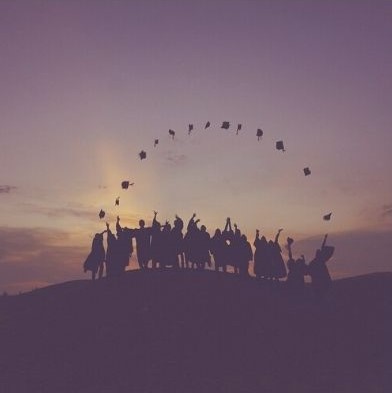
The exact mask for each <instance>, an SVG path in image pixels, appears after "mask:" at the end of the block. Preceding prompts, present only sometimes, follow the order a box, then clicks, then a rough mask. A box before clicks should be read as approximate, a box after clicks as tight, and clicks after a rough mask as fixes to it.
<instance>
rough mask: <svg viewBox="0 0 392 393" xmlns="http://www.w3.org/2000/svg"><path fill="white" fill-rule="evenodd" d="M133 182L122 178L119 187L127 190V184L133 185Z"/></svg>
mask: <svg viewBox="0 0 392 393" xmlns="http://www.w3.org/2000/svg"><path fill="white" fill-rule="evenodd" d="M134 184H135V183H130V182H129V181H128V180H124V181H123V182H121V188H122V189H123V190H128V187H129V186H133V185H134Z"/></svg>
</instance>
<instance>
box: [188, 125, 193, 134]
mask: <svg viewBox="0 0 392 393" xmlns="http://www.w3.org/2000/svg"><path fill="white" fill-rule="evenodd" d="M192 130H193V124H189V126H188V135H190V133H191V132H192Z"/></svg>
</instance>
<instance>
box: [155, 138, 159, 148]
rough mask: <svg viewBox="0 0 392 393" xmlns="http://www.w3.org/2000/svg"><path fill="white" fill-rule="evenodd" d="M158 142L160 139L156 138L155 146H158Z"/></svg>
mask: <svg viewBox="0 0 392 393" xmlns="http://www.w3.org/2000/svg"><path fill="white" fill-rule="evenodd" d="M158 143H159V139H155V141H154V147H156V146H157V144H158Z"/></svg>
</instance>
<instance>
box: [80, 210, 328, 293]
mask: <svg viewBox="0 0 392 393" xmlns="http://www.w3.org/2000/svg"><path fill="white" fill-rule="evenodd" d="M199 222H200V220H199V219H196V214H193V215H192V217H191V218H190V220H189V222H188V225H187V228H186V233H185V235H184V234H183V229H184V222H183V220H182V219H181V218H180V217H178V216H176V217H175V220H174V222H173V226H172V225H171V224H170V223H169V222H165V224H163V225H161V223H160V222H159V221H158V220H157V212H154V218H153V221H152V225H151V226H150V227H146V225H145V221H144V220H140V221H139V228H134V229H130V228H127V227H122V226H121V224H120V217H117V222H116V234H114V233H113V232H112V230H111V229H110V225H109V223H106V230H104V231H103V232H101V233H97V234H96V235H95V236H94V239H93V243H92V249H91V252H90V254H89V255H88V257H87V259H86V261H85V263H84V271H85V272H86V271H91V273H92V279H93V280H95V279H96V278H97V277H98V278H102V277H103V276H104V273H105V272H106V273H105V274H106V277H116V276H120V275H122V274H123V273H124V272H125V270H126V267H127V266H128V265H129V260H130V258H131V256H132V254H133V251H134V248H133V239H135V243H136V256H137V261H138V264H139V267H140V269H143V270H145V269H148V268H150V266H149V264H150V263H151V268H152V269H166V268H173V269H180V268H181V269H197V270H204V269H206V267H207V266H208V267H209V268H213V263H212V262H214V268H215V270H216V271H223V272H226V271H227V267H228V266H231V267H232V270H233V272H234V274H239V275H241V276H244V277H246V276H249V263H250V262H251V261H252V260H253V261H254V264H253V273H254V275H255V276H256V277H257V278H258V279H264V280H270V281H279V280H280V279H282V278H285V277H287V279H286V281H287V285H288V287H289V288H290V289H291V290H292V291H295V292H300V291H302V289H303V288H304V286H305V275H310V277H311V279H312V285H313V287H314V289H315V292H316V294H318V295H322V294H323V293H325V291H326V290H327V289H328V287H329V285H330V283H331V277H330V275H329V272H328V268H327V266H326V262H327V261H328V260H329V259H330V258H331V256H332V254H333V252H334V248H333V247H331V246H326V240H327V235H326V236H325V238H324V240H323V243H322V246H321V248H320V249H318V250H317V252H316V256H315V258H314V259H313V260H312V261H311V262H310V263H309V264H306V262H305V258H304V256H301V258H299V259H296V260H295V259H294V258H293V256H292V248H291V246H292V244H293V242H294V241H293V239H291V238H289V237H288V238H287V248H288V252H289V259H288V261H287V268H286V264H285V262H284V260H283V257H282V249H281V246H280V244H279V236H280V233H281V232H282V229H279V231H278V233H277V234H276V236H275V239H274V240H270V241H267V239H266V238H265V236H261V237H260V233H259V231H258V230H256V236H255V240H254V243H253V245H254V248H255V252H254V255H253V250H252V247H251V245H250V243H249V241H248V240H247V237H246V235H244V234H242V233H241V231H240V229H239V228H238V227H237V225H236V224H234V225H233V226H232V224H231V220H230V218H227V220H226V224H225V227H224V229H222V230H221V229H216V231H215V233H214V235H213V236H212V237H211V236H210V234H209V233H208V232H207V229H206V227H205V226H204V225H201V226H200V227H199ZM105 233H106V235H107V236H106V238H107V248H106V251H105V247H104V234H105ZM212 260H213V261H212ZM287 270H288V271H287Z"/></svg>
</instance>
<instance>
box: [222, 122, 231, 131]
mask: <svg viewBox="0 0 392 393" xmlns="http://www.w3.org/2000/svg"><path fill="white" fill-rule="evenodd" d="M229 127H230V122H229V121H224V122H223V123H222V126H221V128H223V129H224V130H228V129H229Z"/></svg>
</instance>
